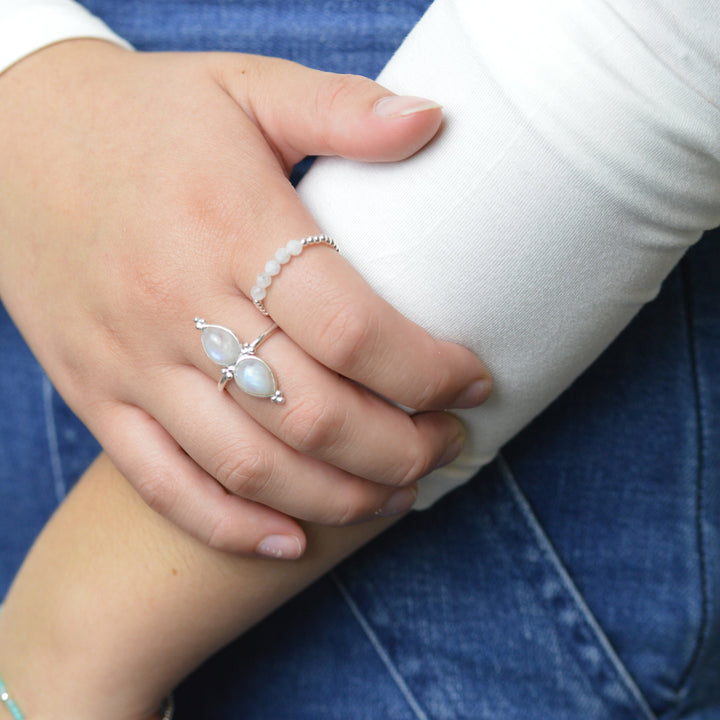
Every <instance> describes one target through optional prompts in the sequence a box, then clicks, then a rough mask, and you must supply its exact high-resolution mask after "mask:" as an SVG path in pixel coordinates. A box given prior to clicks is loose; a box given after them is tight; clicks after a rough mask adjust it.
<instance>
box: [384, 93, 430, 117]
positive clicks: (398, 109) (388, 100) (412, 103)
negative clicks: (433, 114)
mask: <svg viewBox="0 0 720 720" xmlns="http://www.w3.org/2000/svg"><path fill="white" fill-rule="evenodd" d="M440 108H442V105H439V104H438V103H436V102H435V101H434V100H428V99H427V98H419V97H411V96H409V95H387V96H386V97H383V98H380V99H379V100H378V101H377V102H376V103H375V108H374V110H375V114H376V115H380V116H381V117H404V116H406V115H413V114H414V113H418V112H424V111H425V110H438V109H440Z"/></svg>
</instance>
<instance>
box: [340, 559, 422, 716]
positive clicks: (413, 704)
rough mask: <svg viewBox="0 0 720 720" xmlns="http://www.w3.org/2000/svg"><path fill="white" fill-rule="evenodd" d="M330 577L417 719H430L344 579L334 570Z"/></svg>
mask: <svg viewBox="0 0 720 720" xmlns="http://www.w3.org/2000/svg"><path fill="white" fill-rule="evenodd" d="M330 577H331V579H332V581H333V583H335V587H336V588H337V589H338V591H339V592H340V595H341V596H342V598H343V600H344V601H345V603H346V604H347V606H348V607H349V608H350V612H351V613H352V615H353V617H354V618H355V620H356V621H357V623H358V624H359V625H360V628H361V629H362V631H363V632H364V633H365V636H366V637H367V639H368V640H369V641H370V645H372V647H373V649H374V650H375V652H376V653H377V655H378V657H379V658H380V661H381V662H382V664H383V665H384V666H385V668H386V670H387V671H388V673H389V674H390V677H391V678H392V680H393V682H394V683H395V685H397V688H398V690H399V691H400V693H401V694H402V696H403V697H404V698H405V700H406V701H407V704H408V705H409V706H410V709H411V710H412V711H413V713H414V715H415V717H416V718H417V720H429V718H428V716H427V714H426V713H425V711H424V710H423V709H422V708H421V707H420V703H419V702H418V701H417V699H416V698H415V696H414V695H413V693H412V691H411V690H410V688H409V687H408V685H407V683H406V682H405V680H403V677H402V675H401V674H400V671H399V670H398V669H397V667H396V666H395V664H394V663H393V661H392V659H391V658H390V655H389V654H388V652H387V650H385V648H384V647H383V645H382V643H381V642H380V638H378V636H377V635H376V634H375V632H374V631H373V629H372V627H371V626H370V623H369V621H368V620H367V618H366V617H365V616H364V615H363V613H362V610H360V607H359V606H358V604H357V603H356V602H355V600H354V599H353V597H352V595H351V594H350V591H349V590H348V589H347V588H346V587H345V585H344V584H343V582H342V580H340V578H339V577H338V576H337V574H336V573H334V572H332V573H330Z"/></svg>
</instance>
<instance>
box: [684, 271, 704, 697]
mask: <svg viewBox="0 0 720 720" xmlns="http://www.w3.org/2000/svg"><path fill="white" fill-rule="evenodd" d="M680 269H681V277H682V293H683V300H684V309H685V325H686V327H687V346H688V355H689V357H690V368H691V370H690V372H691V379H692V388H693V394H694V400H695V403H694V404H695V427H696V432H697V488H696V496H695V513H696V515H695V523H696V532H697V543H698V570H699V573H700V593H701V610H700V612H701V616H700V628H699V630H698V636H697V641H696V643H695V648H694V649H693V653H692V655H691V656H690V660H689V661H688V664H687V667H686V668H685V671H684V672H683V673H682V675H681V676H680V679H679V680H678V686H677V696H678V697H679V698H682V697H684V695H685V694H686V693H687V692H688V685H689V684H690V678H691V677H692V675H693V672H694V671H695V668H696V667H697V666H698V663H699V662H700V657H701V655H702V651H703V647H704V645H705V640H706V637H707V631H708V614H709V608H708V604H709V597H708V589H707V558H706V556H705V543H706V539H705V531H704V528H703V514H704V509H705V486H704V472H705V434H704V432H705V430H704V429H705V423H704V420H703V411H702V392H701V390H702V388H701V385H702V381H701V379H700V374H699V373H698V367H697V343H696V338H695V323H694V318H695V308H694V303H693V298H692V292H691V290H690V287H691V284H692V283H691V282H690V278H689V274H690V269H689V267H688V261H687V259H686V258H683V260H682V261H681V264H680Z"/></svg>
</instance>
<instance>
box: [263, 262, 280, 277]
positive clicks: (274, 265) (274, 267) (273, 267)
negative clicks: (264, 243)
mask: <svg viewBox="0 0 720 720" xmlns="http://www.w3.org/2000/svg"><path fill="white" fill-rule="evenodd" d="M265 272H266V273H267V274H268V275H270V276H272V277H275V275H277V274H278V273H279V272H280V263H279V262H278V261H277V260H268V261H267V262H266V263H265Z"/></svg>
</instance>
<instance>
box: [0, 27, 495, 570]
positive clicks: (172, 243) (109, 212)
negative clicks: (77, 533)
mask: <svg viewBox="0 0 720 720" xmlns="http://www.w3.org/2000/svg"><path fill="white" fill-rule="evenodd" d="M390 97H391V95H390V93H389V92H388V91H387V90H385V89H383V88H382V87H380V86H379V85H377V84H375V83H373V82H371V81H369V80H365V79H361V78H355V77H347V76H335V75H331V74H327V73H320V72H317V71H311V70H308V69H306V68H303V67H301V66H299V65H295V64H293V63H288V62H285V61H280V60H275V59H268V58H259V57H252V56H243V55H226V54H203V55H200V54H193V55H190V54H141V53H131V52H128V51H126V50H123V49H120V48H118V47H115V46H114V45H111V44H109V43H105V42H101V41H91V40H77V41H71V42H65V43H60V44H58V45H55V46H52V47H50V48H46V49H44V50H42V51H40V52H38V53H36V54H34V55H32V56H30V57H28V58H26V59H24V60H23V61H21V62H20V63H18V64H17V65H16V66H15V67H13V68H11V69H10V70H9V71H7V72H6V73H5V74H4V75H3V76H2V77H0V118H1V120H0V123H1V124H2V128H1V130H2V132H0V168H2V170H1V171H0V172H2V175H3V193H2V195H1V196H0V257H1V258H2V260H1V262H0V296H1V297H2V299H3V302H4V303H5V305H6V307H7V309H8V311H9V312H10V313H11V315H12V316H13V318H14V319H15V321H16V323H17V324H18V326H19V328H20V329H21V331H22V332H23V334H24V335H25V337H26V339H27V340H28V343H29V344H30V346H31V348H32V349H33V351H34V352H35V354H36V355H37V357H38V359H39V360H40V362H41V363H42V364H43V366H44V367H45V369H46V371H47V372H48V374H49V375H50V377H51V379H52V380H53V382H54V383H55V385H56V387H57V388H58V390H59V391H60V393H61V394H62V395H63V397H64V398H65V399H66V400H67V401H68V403H69V404H70V405H71V407H73V409H74V410H75V411H76V412H77V413H78V415H79V416H80V417H81V418H82V419H83V421H84V422H85V423H86V424H87V425H88V427H89V428H90V429H91V430H92V432H93V433H94V434H95V435H96V437H97V438H98V440H99V441H100V443H101V444H102V445H103V446H104V447H105V448H106V450H107V451H108V453H109V454H110V456H111V457H112V458H113V460H114V462H115V463H116V465H117V466H118V467H119V468H120V469H121V471H122V472H123V473H124V474H125V475H126V476H127V477H128V478H129V479H130V481H131V482H132V483H133V484H134V485H135V486H136V487H137V489H138V490H139V492H140V494H141V495H142V496H143V497H144V498H145V500H146V501H147V502H148V503H149V504H150V505H151V506H152V507H154V508H155V509H156V510H158V511H159V512H160V513H162V514H163V515H165V516H167V517H168V518H169V519H171V520H172V521H174V522H176V523H178V524H179V525H180V526H181V527H183V528H185V529H186V530H188V531H190V532H191V533H192V534H194V535H196V536H197V537H199V538H201V539H202V540H204V541H205V542H207V543H209V544H210V545H212V546H214V547H218V548H222V549H227V550H232V551H235V552H243V553H251V552H256V551H260V552H265V553H270V554H273V553H277V552H280V551H282V552H283V553H284V556H285V557H290V556H295V555H297V554H300V553H302V551H303V548H304V536H303V533H302V530H301V528H300V526H299V525H298V524H297V523H296V522H295V521H294V520H293V519H291V518H290V517H288V515H291V516H293V517H297V518H301V519H304V520H309V521H313V522H319V523H324V524H346V523H349V522H353V521H358V520H362V519H364V518H368V517H372V516H373V515H374V514H376V512H377V511H379V510H380V511H381V512H384V513H393V512H400V511H402V510H405V509H407V508H408V507H409V505H410V504H411V502H412V498H413V483H414V482H415V481H416V480H417V479H418V478H419V477H421V476H422V475H424V474H426V473H427V472H428V471H430V470H431V469H432V468H433V467H435V466H436V465H437V464H439V463H442V462H445V461H448V460H449V459H451V457H452V456H453V454H456V453H457V452H458V451H459V448H460V437H461V430H460V427H459V425H458V423H457V421H455V420H454V419H453V418H452V417H451V416H449V415H448V414H446V413H443V412H427V411H429V410H437V409H441V408H449V407H469V406H473V405H476V404H479V403H480V402H482V401H483V400H484V398H485V397H486V396H487V393H488V392H489V385H488V382H487V373H486V371H485V369H484V367H483V366H482V364H481V363H480V362H479V361H478V360H477V359H476V358H475V357H474V356H473V355H472V354H471V353H469V352H468V351H467V350H465V349H463V348H460V347H458V346H454V345H450V344H448V343H441V342H437V341H434V340H433V339H432V338H430V336H429V335H427V333H425V332H424V331H422V330H421V329H420V328H418V327H417V326H415V325H413V324H411V323H410V322H409V321H407V320H406V319H404V318H403V317H401V316H400V315H399V314H398V313H397V312H395V311H394V310H393V309H392V308H391V307H390V306H389V305H387V304H386V303H384V302H383V301H382V300H381V299H380V298H378V297H377V296H376V295H374V294H373V293H372V291H371V290H370V289H369V287H368V286H367V285H366V284H365V282H364V281H363V280H362V279H361V278H360V277H359V276H358V274H357V273H356V272H355V271H354V270H353V269H352V268H351V267H350V266H349V264H348V263H347V262H345V261H344V260H343V258H342V256H341V255H338V254H336V253H334V252H332V251H331V250H329V249H328V248H323V247H318V248H312V249H308V250H307V251H306V252H303V254H302V255H301V256H300V257H298V258H295V259H294V260H293V261H292V262H291V263H290V264H289V265H287V266H285V268H284V269H283V271H282V274H281V275H280V276H279V277H278V278H276V279H275V281H274V282H273V285H272V288H271V289H270V292H269V295H268V298H267V300H266V302H265V304H266V307H267V308H268V310H269V311H270V313H271V314H272V316H273V318H274V319H275V320H276V321H277V322H278V324H279V325H280V327H281V328H282V330H283V332H282V333H280V332H278V333H276V334H275V335H273V336H272V338H271V339H269V340H268V341H267V342H266V343H265V344H263V346H262V350H261V351H259V352H258V355H259V356H260V357H262V358H263V359H264V360H266V361H267V362H268V363H269V364H270V366H271V367H272V368H273V369H274V370H275V373H276V375H277V377H278V381H279V384H280V387H281V389H282V391H283V392H284V394H285V396H286V397H287V402H286V403H285V404H284V405H282V406H278V405H274V404H272V403H270V402H268V401H267V400H261V399H257V398H252V397H249V396H247V395H245V394H243V393H242V392H240V391H239V390H238V389H237V388H234V387H233V388H232V389H231V390H230V393H222V394H221V393H218V392H216V391H215V385H216V383H217V379H218V375H219V368H218V367H217V366H215V365H214V364H213V363H212V362H211V361H210V360H209V359H208V358H207V357H206V356H205V354H204V352H203V350H202V348H201V344H200V338H199V334H198V332H197V330H196V329H195V327H194V326H193V322H192V319H193V317H195V316H202V317H203V318H205V320H206V321H207V322H208V323H213V324H219V325H224V326H226V327H229V328H231V329H233V330H234V331H235V332H236V334H237V335H238V336H239V337H240V338H241V339H242V340H244V341H250V340H252V339H253V338H255V337H257V336H258V335H259V334H260V333H262V332H263V331H264V330H265V329H266V328H267V327H268V326H269V324H270V322H269V321H268V319H267V318H264V317H262V315H260V313H259V312H258V311H257V309H256V308H255V307H254V306H253V305H252V303H251V302H250V301H249V300H248V299H247V297H248V295H249V292H250V288H251V287H252V286H253V285H254V283H255V276H256V274H257V273H258V272H260V271H261V270H262V268H263V267H264V265H265V262H266V261H267V260H268V259H269V258H270V257H272V255H273V254H274V252H275V250H276V249H277V248H278V247H280V246H281V245H284V244H285V243H286V242H287V241H288V240H289V239H291V238H299V237H303V236H305V235H308V234H314V233H317V232H318V231H319V229H318V228H317V226H316V225H315V223H314V222H313V219H312V218H311V217H310V216H309V214H308V212H307V210H306V209H305V208H304V206H303V205H302V203H301V202H300V200H299V198H298V196H297V195H296V193H295V192H294V190H293V189H292V187H291V185H290V184H289V182H288V180H287V176H288V174H289V172H290V170H291V168H292V167H293V165H294V164H295V163H297V162H298V161H299V160H300V159H301V158H302V157H303V156H304V155H306V154H341V155H344V156H346V157H352V158H357V159H363V160H371V161H383V160H398V159H402V158H404V157H407V156H409V155H411V154H413V153H414V152H415V151H417V150H418V149H419V148H420V147H422V146H423V145H424V144H425V143H426V142H428V141H429V139H430V138H431V137H432V136H433V135H434V133H435V132H436V130H437V128H438V126H439V123H440V111H439V109H431V108H428V106H427V104H426V105H425V106H422V105H421V106H420V107H421V108H422V107H424V108H425V109H421V110H420V111H418V112H407V111H408V110H412V109H413V108H412V105H413V102H415V104H416V105H417V101H412V100H407V99H392V100H391V99H388V100H384V101H383V102H381V103H378V101H379V100H380V99H381V98H390ZM393 103H395V105H393ZM403 103H404V104H405V111H406V112H404V113H403V112H402V109H403ZM408 103H409V105H408ZM378 108H379V109H380V112H377V111H376V110H375V109H378ZM383 108H384V109H385V111H386V113H387V112H389V114H383V112H382V110H383ZM338 241H339V243H340V245H342V238H339V239H338ZM228 387H230V386H228ZM366 388H368V389H366ZM380 396H382V397H384V398H388V399H389V400H392V401H394V402H397V403H401V404H403V405H406V406H410V407H413V408H416V409H418V410H422V411H426V412H420V413H419V414H416V415H414V416H412V417H410V416H408V415H406V414H405V413H404V412H402V411H401V410H399V409H397V408H396V407H394V406H393V405H392V404H391V403H389V402H387V401H386V400H384V399H381V397H380ZM268 537H269V538H271V539H270V540H265V538H268Z"/></svg>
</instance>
